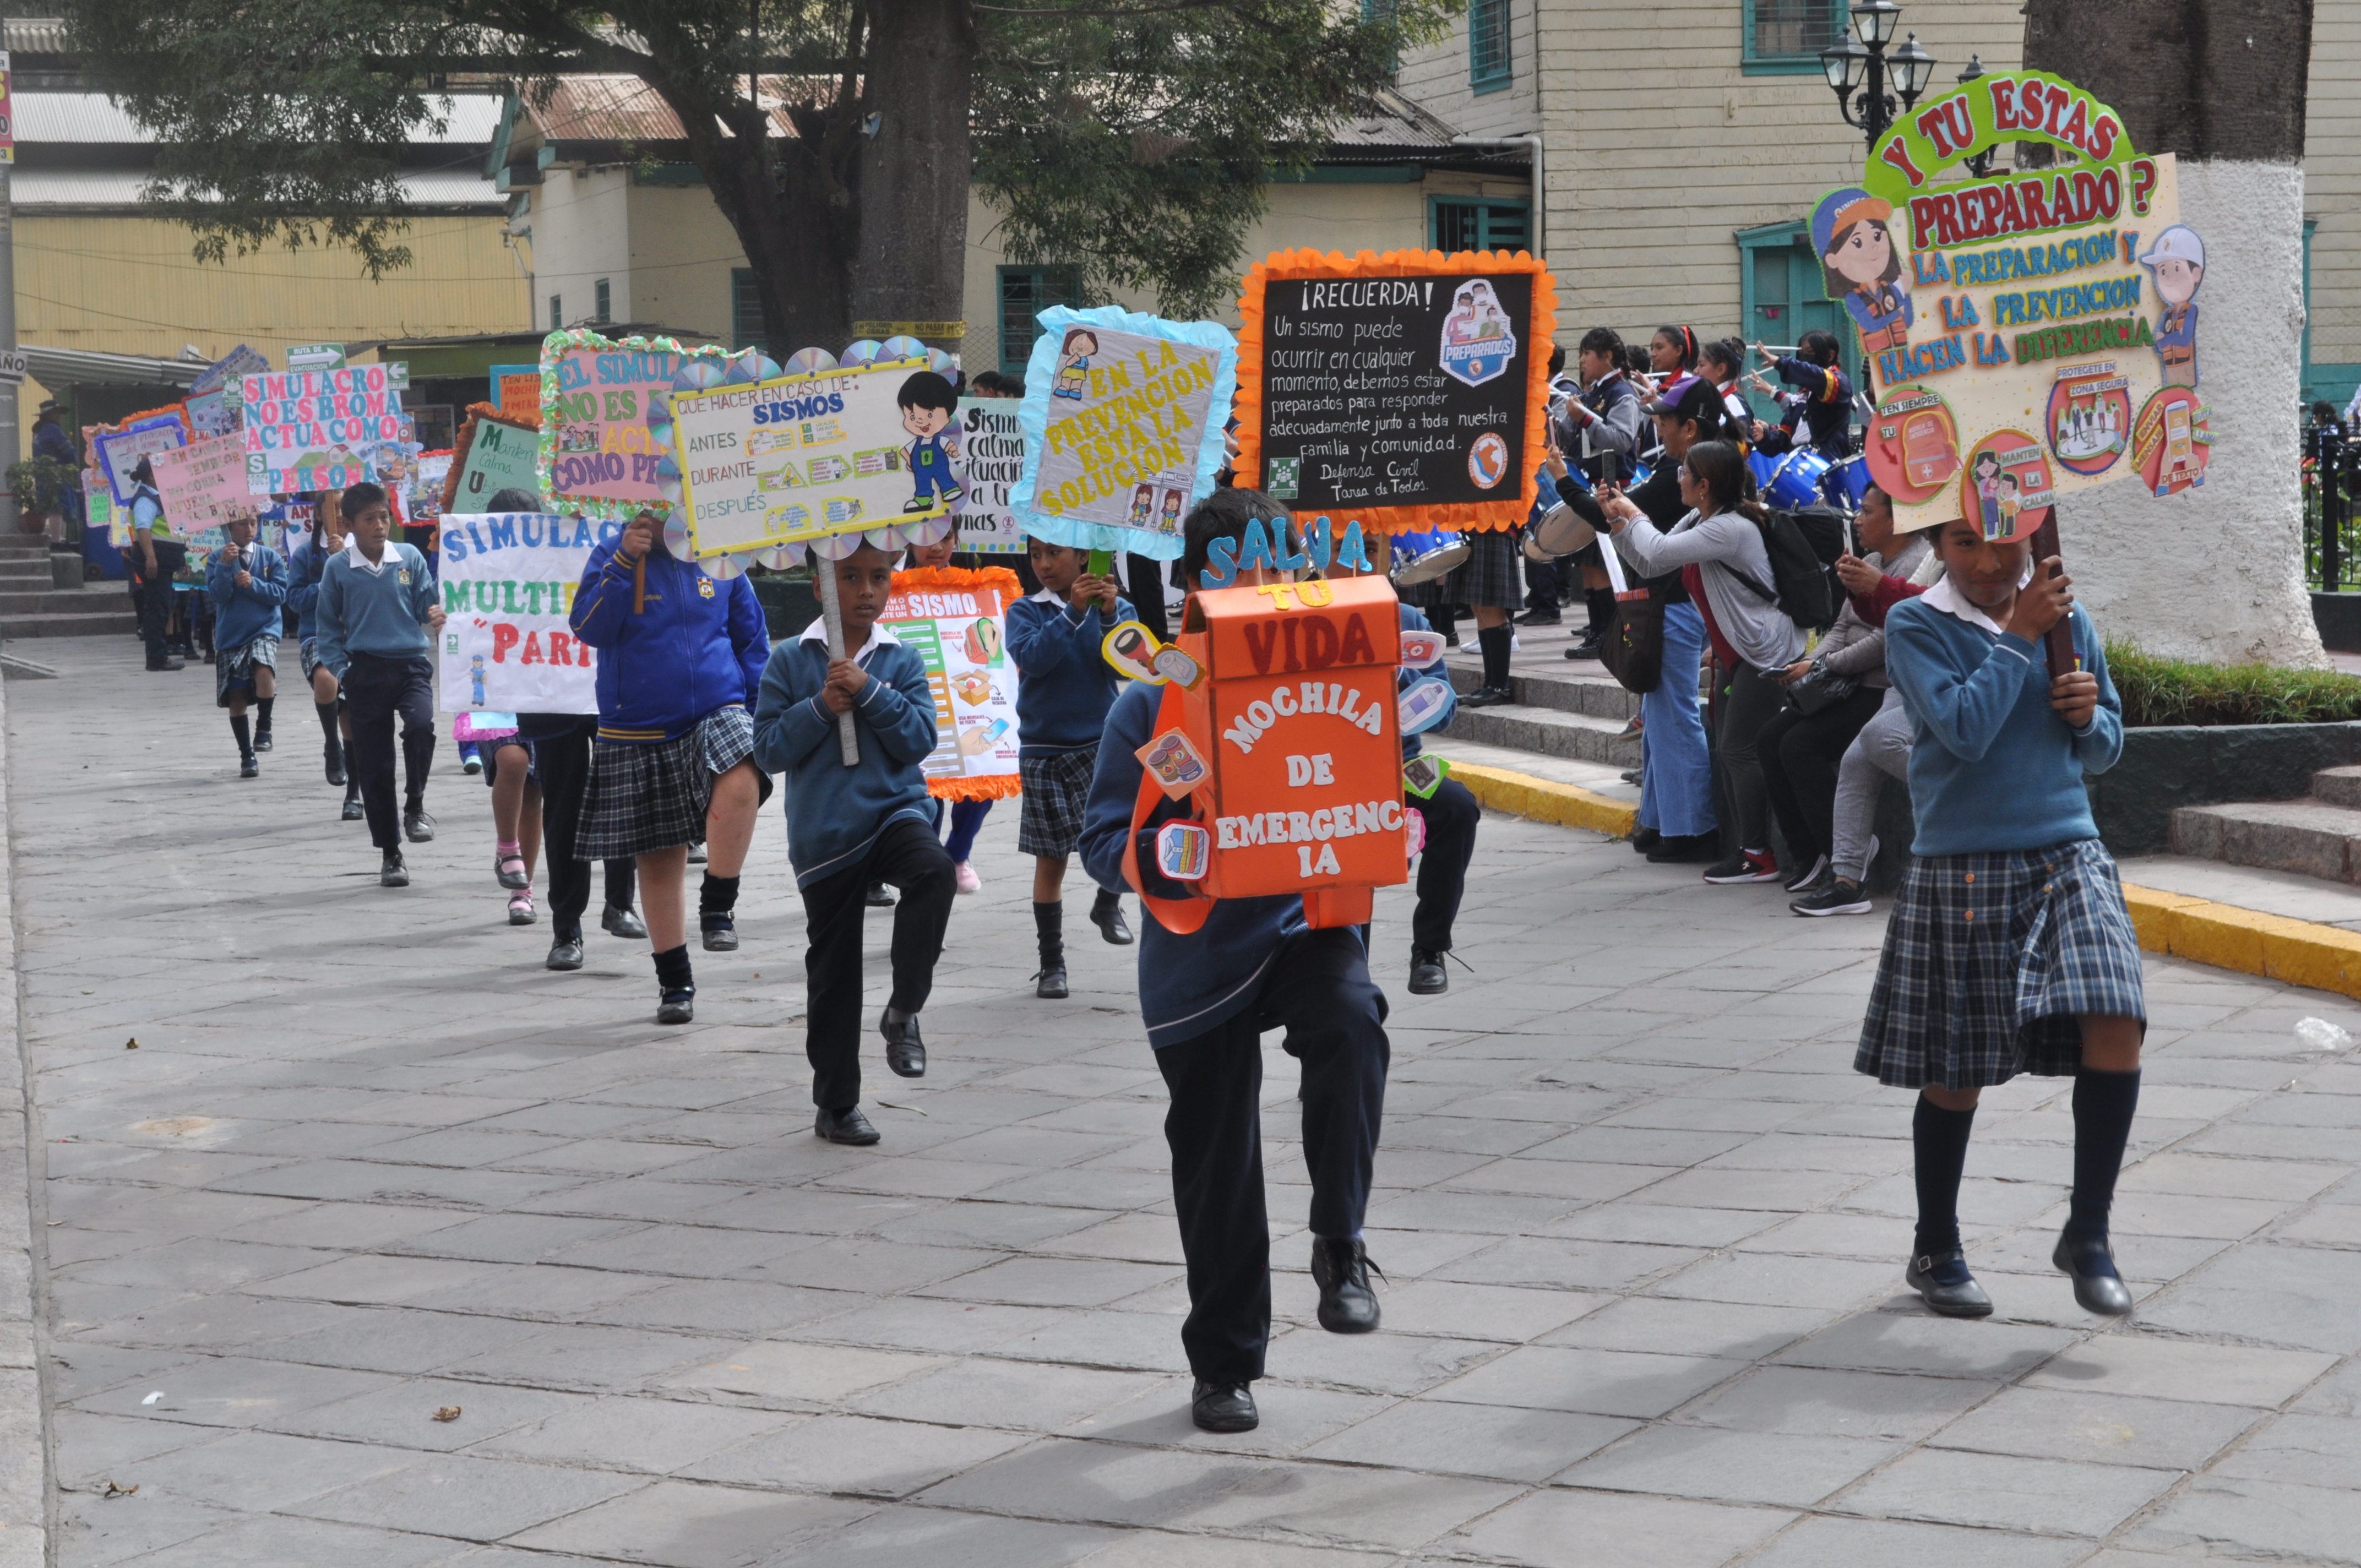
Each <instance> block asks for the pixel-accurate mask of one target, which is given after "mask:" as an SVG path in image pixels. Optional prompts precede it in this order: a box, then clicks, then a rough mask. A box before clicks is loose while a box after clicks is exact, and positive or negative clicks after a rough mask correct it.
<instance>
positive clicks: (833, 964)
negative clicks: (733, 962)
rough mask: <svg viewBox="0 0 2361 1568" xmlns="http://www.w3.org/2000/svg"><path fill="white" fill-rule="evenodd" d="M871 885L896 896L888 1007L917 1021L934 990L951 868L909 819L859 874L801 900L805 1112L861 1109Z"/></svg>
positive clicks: (889, 830)
mask: <svg viewBox="0 0 2361 1568" xmlns="http://www.w3.org/2000/svg"><path fill="white" fill-rule="evenodd" d="M873 882H883V883H891V884H893V885H894V886H895V887H897V888H899V889H901V891H902V898H901V901H900V902H899V903H897V904H896V905H895V906H894V992H893V995H892V996H890V997H889V998H888V999H887V1000H886V1005H887V1006H889V1007H892V1008H895V1009H896V1010H898V1011H900V1012H904V1013H916V1012H917V1011H918V1009H920V1008H921V1007H924V1006H925V1005H926V1004H927V994H928V992H931V991H933V990H934V988H935V960H936V959H939V958H940V957H942V952H943V927H946V926H948V925H950V918H951V897H952V895H953V894H954V893H955V892H956V883H954V882H953V880H952V872H951V858H950V856H949V855H947V854H945V853H944V852H943V847H942V846H941V845H940V844H938V843H937V842H935V832H934V828H933V827H932V825H931V824H928V823H925V822H920V821H917V820H916V819H915V818H911V817H904V818H903V819H902V820H901V821H899V822H891V823H888V824H886V827H885V830H884V832H882V833H880V834H878V835H877V841H876V842H875V843H873V844H872V845H870V847H869V854H868V857H867V858H866V859H864V860H863V861H862V862H861V863H860V864H859V865H857V866H853V867H851V868H850V869H849V870H846V871H841V872H837V873H836V874H835V875H834V876H831V877H825V878H823V879H821V880H820V881H818V882H816V883H812V884H811V885H810V886H808V887H807V888H805V889H804V890H803V895H804V921H805V925H806V928H807V933H808V938H809V941H810V943H811V945H810V946H809V947H808V948H806V949H805V951H804V977H805V981H806V983H807V986H808V988H809V991H808V1000H807V1002H806V1003H805V1007H804V1014H805V1017H804V1054H805V1055H806V1056H807V1057H809V1058H811V1067H812V1103H813V1104H815V1105H817V1106H818V1107H819V1108H820V1109H821V1110H823V1111H844V1110H849V1109H851V1107H853V1106H855V1105H858V1104H860V1103H861V936H862V932H861V922H862V912H863V907H864V906H863V896H864V895H865V894H867V892H868V891H869V884H870V883H873Z"/></svg>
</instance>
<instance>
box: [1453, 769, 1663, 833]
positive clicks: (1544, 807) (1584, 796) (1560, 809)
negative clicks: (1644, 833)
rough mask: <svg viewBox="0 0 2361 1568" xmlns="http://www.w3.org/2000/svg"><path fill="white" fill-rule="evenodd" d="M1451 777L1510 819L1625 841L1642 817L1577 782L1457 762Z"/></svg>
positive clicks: (1626, 806)
mask: <svg viewBox="0 0 2361 1568" xmlns="http://www.w3.org/2000/svg"><path fill="white" fill-rule="evenodd" d="M1451 776H1452V777H1453V778H1455V779H1457V780H1458V781H1459V782H1460V783H1461V784H1466V786H1467V793H1468V794H1470V795H1474V796H1475V797H1476V799H1477V802H1478V803H1479V804H1481V805H1484V806H1490V807H1491V808H1492V809H1493V810H1495V811H1505V812H1507V813H1509V814H1510V816H1511V817H1532V819H1533V820H1534V821H1536V822H1554V823H1556V824H1557V825H1558V826H1559V827H1561V828H1589V829H1590V830H1591V831H1593V832H1595V833H1608V834H1612V835H1613V836H1614V837H1616V838H1619V839H1628V838H1630V837H1631V829H1632V828H1633V826H1634V824H1635V823H1636V821H1637V819H1638V817H1639V815H1640V808H1639V807H1638V806H1632V805H1631V804H1629V803H1627V802H1624V801H1620V800H1613V799H1609V797H1608V796H1606V795H1598V794H1595V793H1593V792H1592V791H1590V790H1587V789H1584V788H1583V787H1582V786H1581V785H1579V784H1558V783H1556V782H1554V780H1550V779H1537V778H1535V777H1533V776H1532V774H1531V773H1511V772H1510V771H1509V770H1508V769H1507V768H1488V767H1485V766H1483V765H1482V764H1480V763H1477V762H1460V761H1458V760H1457V759H1453V761H1452V763H1451Z"/></svg>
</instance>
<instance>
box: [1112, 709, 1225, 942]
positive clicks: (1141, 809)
mask: <svg viewBox="0 0 2361 1568" xmlns="http://www.w3.org/2000/svg"><path fill="white" fill-rule="evenodd" d="M1179 724H1180V688H1179V687H1178V686H1166V687H1165V688H1164V700H1163V701H1162V702H1161V703H1160V704H1159V705H1158V707H1157V709H1156V728H1155V729H1153V730H1152V731H1150V733H1152V734H1158V735H1161V734H1162V733H1163V732H1164V731H1165V730H1167V729H1173V728H1175V727H1177V726H1178V725H1179ZM1163 804H1164V791H1163V789H1162V787H1161V786H1159V784H1157V782H1156V775H1155V774H1154V773H1149V772H1148V770H1147V769H1146V768H1142V769H1140V770H1139V797H1138V798H1137V800H1135V801H1133V802H1132V806H1131V831H1130V832H1129V833H1127V834H1126V835H1125V836H1124V840H1123V880H1124V881H1126V882H1127V883H1130V884H1131V891H1132V892H1134V893H1136V894H1139V906H1140V907H1141V908H1142V909H1145V910H1147V911H1148V913H1149V914H1150V915H1153V916H1156V923H1157V924H1158V925H1159V926H1161V927H1164V928H1165V929H1166V930H1168V931H1170V932H1172V933H1174V934H1175V935H1177V936H1182V937H1185V936H1187V935H1189V934H1190V933H1191V932H1192V931H1196V930H1199V929H1202V927H1203V926H1204V924H1205V922H1206V921H1207V920H1208V919H1210V918H1211V917H1212V916H1213V900H1212V899H1210V898H1159V897H1157V896H1156V895H1155V894H1151V893H1149V892H1148V890H1147V889H1146V888H1144V887H1142V886H1141V885H1140V883H1139V830H1140V829H1141V828H1145V827H1147V826H1148V817H1149V815H1150V814H1152V813H1153V812H1154V811H1155V810H1156V808H1157V807H1158V806H1161V805H1163Z"/></svg>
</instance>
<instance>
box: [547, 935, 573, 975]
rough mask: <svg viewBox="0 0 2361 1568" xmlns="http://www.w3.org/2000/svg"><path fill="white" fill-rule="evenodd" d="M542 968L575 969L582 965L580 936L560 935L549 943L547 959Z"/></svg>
mask: <svg viewBox="0 0 2361 1568" xmlns="http://www.w3.org/2000/svg"><path fill="white" fill-rule="evenodd" d="M542 967H543V968H544V969H554V970H577V969H580V968H581V967H582V938H579V937H560V938H558V939H557V940H555V942H552V943H550V944H549V961H548V962H547V963H545V964H544V965H543V966H542Z"/></svg>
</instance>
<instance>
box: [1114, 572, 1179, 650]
mask: <svg viewBox="0 0 2361 1568" xmlns="http://www.w3.org/2000/svg"><path fill="white" fill-rule="evenodd" d="M1123 560H1124V565H1126V566H1127V567H1129V568H1130V581H1131V595H1130V598H1131V608H1132V609H1136V610H1137V611H1138V612H1139V624H1140V625H1142V626H1145V627H1146V628H1148V630H1149V631H1150V632H1152V633H1154V635H1155V637H1156V640H1157V641H1159V642H1165V641H1170V639H1171V634H1170V630H1168V628H1169V626H1170V622H1169V621H1168V620H1166V619H1165V615H1164V574H1165V573H1166V572H1167V571H1168V570H1170V567H1171V565H1172V563H1171V562H1170V561H1159V560H1158V559H1157V558H1156V557H1155V556H1153V555H1126V556H1125V557H1124V558H1123Z"/></svg>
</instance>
